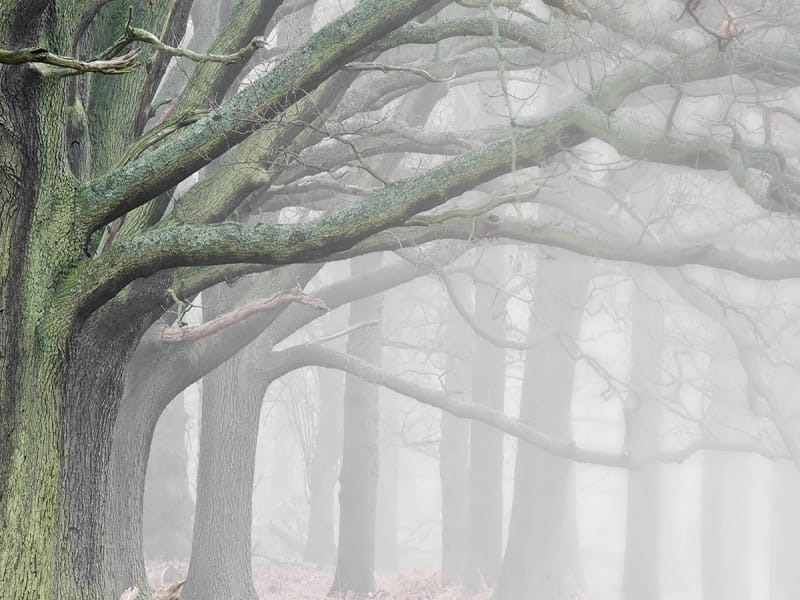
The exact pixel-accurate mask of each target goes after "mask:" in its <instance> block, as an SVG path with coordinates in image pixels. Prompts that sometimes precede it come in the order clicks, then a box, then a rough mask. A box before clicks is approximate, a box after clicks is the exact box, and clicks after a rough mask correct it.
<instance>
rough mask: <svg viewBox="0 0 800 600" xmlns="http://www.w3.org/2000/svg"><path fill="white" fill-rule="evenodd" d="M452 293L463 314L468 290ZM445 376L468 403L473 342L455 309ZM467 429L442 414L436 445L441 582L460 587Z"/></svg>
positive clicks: (464, 564)
mask: <svg viewBox="0 0 800 600" xmlns="http://www.w3.org/2000/svg"><path fill="white" fill-rule="evenodd" d="M453 288H454V293H456V294H457V295H458V298H459V299H460V300H462V305H464V306H465V308H466V310H468V311H471V310H472V306H471V302H468V301H467V302H463V300H466V299H467V298H468V296H469V287H468V286H466V285H458V284H457V283H453ZM445 344H446V348H447V374H446V375H445V388H446V389H447V390H448V391H449V392H450V393H451V394H459V395H460V396H459V397H460V398H461V399H462V400H463V401H464V402H469V401H470V396H471V393H470V387H471V380H470V375H471V369H470V364H471V362H472V338H471V336H470V334H469V328H468V327H467V326H466V324H465V323H464V321H463V320H462V319H461V317H460V316H459V315H458V311H456V310H455V309H454V308H451V309H450V315H449V317H448V320H447V325H446V340H445ZM469 428H470V422H469V421H468V420H467V419H459V418H457V417H454V416H453V415H451V414H450V413H446V412H443V413H442V424H441V429H442V440H441V442H440V444H439V477H440V479H441V482H442V581H443V582H444V583H460V582H462V581H465V579H466V573H467V572H466V569H467V498H468V496H467V490H468V486H469Z"/></svg>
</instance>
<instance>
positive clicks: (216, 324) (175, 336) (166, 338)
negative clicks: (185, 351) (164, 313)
mask: <svg viewBox="0 0 800 600" xmlns="http://www.w3.org/2000/svg"><path fill="white" fill-rule="evenodd" d="M291 302H299V303H300V304H306V305H308V306H312V307H314V308H318V309H320V310H323V311H327V310H329V309H328V307H327V306H326V305H325V302H323V301H322V300H320V299H319V298H314V297H313V296H308V295H307V294H304V293H303V292H302V290H301V289H300V288H299V287H296V288H293V289H291V290H289V291H288V292H278V293H275V294H272V295H271V296H269V297H268V298H260V299H258V300H253V301H251V302H248V303H246V304H244V305H243V306H239V307H238V308H236V309H234V310H232V311H230V312H228V313H225V314H224V315H220V316H219V317H217V318H215V319H212V320H210V321H206V322H205V323H201V324H200V325H194V326H191V327H167V328H165V329H164V330H163V331H162V332H161V341H163V342H169V343H174V342H187V341H196V340H200V339H202V338H205V337H208V336H210V335H214V334H216V333H218V332H220V331H222V330H223V329H226V328H228V327H230V326H231V325H234V324H236V323H239V322H241V321H244V320H245V319H247V318H248V317H250V316H252V315H254V314H257V313H260V312H266V311H269V310H273V309H275V308H277V307H279V306H282V305H284V304H289V303H291Z"/></svg>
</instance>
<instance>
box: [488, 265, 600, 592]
mask: <svg viewBox="0 0 800 600" xmlns="http://www.w3.org/2000/svg"><path fill="white" fill-rule="evenodd" d="M591 277H592V267H591V265H590V264H587V262H586V261H585V260H584V259H583V258H581V257H579V258H575V257H563V256H553V257H548V258H545V259H543V260H541V261H539V263H538V264H537V265H536V274H535V277H534V279H533V282H532V286H531V287H532V290H531V292H532V295H533V300H532V302H531V307H530V316H529V322H528V335H527V347H528V349H527V351H526V354H525V371H524V376H523V384H522V398H521V401H520V417H521V418H523V419H527V420H530V421H532V422H535V423H537V428H538V429H539V430H540V431H542V432H544V433H546V434H548V435H550V436H552V437H553V438H555V439H558V440H561V441H564V442H568V441H570V440H571V438H572V431H571V412H572V396H573V380H574V376H575V364H576V357H575V356H574V346H573V344H575V340H576V339H578V338H579V334H580V328H581V322H582V317H583V311H584V305H585V304H586V297H587V288H588V286H589V282H590V280H591ZM575 519H576V516H575V483H574V472H573V464H572V463H571V461H568V460H564V459H562V458H557V457H553V456H549V455H548V454H547V453H544V452H541V451H540V450H537V449H536V448H531V447H529V446H524V445H521V446H520V447H519V448H517V461H516V468H515V475H514V497H513V503H512V505H511V517H510V521H509V532H508V543H507V545H506V551H505V555H504V557H503V570H502V573H501V576H500V580H499V582H498V585H497V597H498V599H506V598H509V599H510V598H520V599H522V598H538V597H553V598H558V597H560V596H563V595H564V594H565V591H566V588H567V582H568V581H570V580H571V581H574V582H575V583H576V584H577V583H578V582H579V580H580V569H579V560H578V556H577V554H578V543H577V526H576V524H575Z"/></svg>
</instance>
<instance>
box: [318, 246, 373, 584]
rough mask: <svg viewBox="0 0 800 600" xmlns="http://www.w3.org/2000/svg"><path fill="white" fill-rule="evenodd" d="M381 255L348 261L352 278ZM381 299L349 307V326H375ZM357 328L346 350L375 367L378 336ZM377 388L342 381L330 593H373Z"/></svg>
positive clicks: (352, 380) (349, 379) (352, 379)
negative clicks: (336, 523) (336, 531)
mask: <svg viewBox="0 0 800 600" xmlns="http://www.w3.org/2000/svg"><path fill="white" fill-rule="evenodd" d="M380 263H381V255H379V254H378V255H367V256H364V257H361V258H358V259H354V260H353V262H352V263H351V272H352V274H353V275H361V274H365V273H369V272H371V271H374V270H375V269H377V268H378V267H379V266H380ZM382 307H383V300H382V298H381V296H371V297H369V298H363V299H361V300H357V301H355V302H353V303H351V305H350V324H351V325H357V324H359V323H361V322H362V321H378V322H380V318H381V313H382ZM375 329H377V328H375V327H370V328H367V327H362V328H360V329H356V330H355V331H353V332H352V333H350V335H349V337H348V340H347V351H348V352H349V353H350V354H352V355H354V356H357V357H359V358H363V359H365V360H369V361H370V362H375V363H376V364H380V354H381V351H380V341H379V339H378V335H379V333H378V332H377V331H375ZM378 419H379V412H378V388H377V386H375V384H372V383H369V382H367V381H364V380H361V379H359V378H357V377H353V376H352V375H349V374H348V375H347V376H346V378H345V392H344V428H343V436H344V445H343V448H342V467H341V474H340V476H339V483H340V489H339V554H338V557H337V560H336V574H335V575H334V580H333V586H332V587H331V593H341V594H345V593H347V592H355V593H356V594H357V595H358V594H369V593H372V592H373V591H375V515H376V505H377V493H378V469H379V460H380V459H379V451H380V450H379V444H378Z"/></svg>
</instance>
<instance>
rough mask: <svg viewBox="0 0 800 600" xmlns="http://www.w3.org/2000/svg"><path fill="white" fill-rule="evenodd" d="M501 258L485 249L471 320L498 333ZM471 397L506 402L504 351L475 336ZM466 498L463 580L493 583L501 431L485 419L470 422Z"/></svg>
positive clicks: (502, 302)
mask: <svg viewBox="0 0 800 600" xmlns="http://www.w3.org/2000/svg"><path fill="white" fill-rule="evenodd" d="M504 263H505V257H504V254H503V252H502V249H488V250H486V251H485V253H484V255H483V256H482V258H481V264H480V268H479V269H477V272H476V275H477V277H478V278H480V279H478V280H476V282H475V319H476V321H478V322H479V323H480V324H481V326H482V328H483V329H485V330H486V331H489V332H491V333H492V334H493V335H495V336H497V337H499V338H502V337H503V336H504V332H505V306H506V302H507V300H508V298H507V296H506V294H505V292H504V291H503V290H502V285H503V284H504V283H505V280H504V268H505V264H504ZM474 348H475V350H474V356H473V362H472V402H473V403H475V404H478V405H480V406H484V407H486V408H490V409H492V410H494V411H498V412H502V411H503V407H504V401H505V369H506V359H505V351H504V350H503V349H502V348H496V347H495V346H493V345H492V344H491V343H490V342H488V341H487V340H485V339H484V338H483V337H481V336H479V335H477V334H475V336H474ZM469 457H470V459H469V464H470V474H469V488H468V489H469V500H468V508H467V522H468V526H467V531H468V534H467V552H468V554H467V561H468V566H467V572H466V577H465V582H464V583H465V584H467V585H468V586H470V587H472V588H477V587H479V586H480V585H482V584H488V585H494V584H495V582H496V581H497V578H498V576H499V574H500V562H501V555H502V544H503V434H502V432H500V431H497V430H496V429H492V428H490V427H487V426H486V425H484V424H483V423H478V422H476V421H473V422H472V423H471V425H470V454H469Z"/></svg>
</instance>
